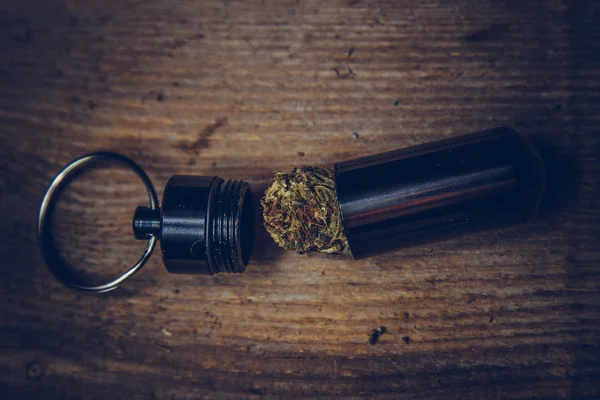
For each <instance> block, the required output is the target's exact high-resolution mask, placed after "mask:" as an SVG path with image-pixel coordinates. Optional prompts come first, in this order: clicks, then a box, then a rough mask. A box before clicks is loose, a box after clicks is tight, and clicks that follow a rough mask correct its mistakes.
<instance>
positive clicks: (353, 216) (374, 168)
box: [335, 128, 544, 259]
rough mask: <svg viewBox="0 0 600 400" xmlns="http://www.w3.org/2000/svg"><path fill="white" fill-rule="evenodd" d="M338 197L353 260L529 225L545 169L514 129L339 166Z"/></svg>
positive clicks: (353, 161)
mask: <svg viewBox="0 0 600 400" xmlns="http://www.w3.org/2000/svg"><path fill="white" fill-rule="evenodd" d="M335 182H336V190H337V198H338V201H339V204H340V209H341V213H342V219H343V225H344V227H345V229H346V233H347V236H348V243H349V246H350V250H351V252H352V255H353V256H354V258H357V259H358V258H363V257H367V256H370V255H374V254H378V253H382V252H386V251H390V250H394V249H398V248H402V247H405V246H409V245H413V244H419V243H424V242H429V241H432V240H438V239H440V238H444V237H453V236H458V235H462V234H465V233H468V232H472V231H475V230H480V229H483V228H488V227H492V226H498V225H503V224H507V223H514V222H518V221H522V220H524V219H527V218H528V217H530V216H531V215H533V214H534V213H535V211H536V210H537V208H538V206H539V204H540V202H541V198H542V194H543V190H544V166H543V163H542V160H541V158H540V157H539V155H538V153H537V151H536V150H535V148H534V147H533V146H532V145H531V144H530V143H529V141H528V140H526V139H525V138H523V137H522V136H520V135H519V134H517V133H516V132H515V131H513V130H511V129H509V128H496V129H492V130H489V131H484V132H478V133H474V134H470V135H465V136H460V137H456V138H452V139H447V140H442V141H438V142H433V143H427V144H424V145H419V146H414V147H409V148H405V149H400V150H395V151H390V152H386V153H382V154H376V155H373V156H368V157H363V158H358V159H355V160H350V161H345V162H341V163H337V164H336V165H335Z"/></svg>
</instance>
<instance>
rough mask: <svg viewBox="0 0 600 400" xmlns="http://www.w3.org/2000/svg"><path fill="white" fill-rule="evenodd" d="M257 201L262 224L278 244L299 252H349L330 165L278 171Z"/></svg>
mask: <svg viewBox="0 0 600 400" xmlns="http://www.w3.org/2000/svg"><path fill="white" fill-rule="evenodd" d="M261 204H262V206H263V210H264V224H265V228H266V229H267V231H268V232H269V234H270V235H271V237H273V240H275V242H276V243H277V244H278V245H280V246H281V247H283V248H285V249H287V250H293V251H295V252H297V253H300V254H304V253H310V252H319V253H325V254H336V253H343V252H349V248H348V240H347V239H346V232H345V230H344V227H343V225H342V216H341V213H340V207H339V204H338V201H337V198H336V192H335V182H334V180H333V170H332V169H329V168H319V167H300V168H294V169H293V170H292V171H291V172H288V173H285V172H280V173H278V174H276V175H275V181H274V182H273V184H272V185H271V186H270V187H269V188H268V189H267V191H266V192H265V195H264V197H263V198H262V200H261Z"/></svg>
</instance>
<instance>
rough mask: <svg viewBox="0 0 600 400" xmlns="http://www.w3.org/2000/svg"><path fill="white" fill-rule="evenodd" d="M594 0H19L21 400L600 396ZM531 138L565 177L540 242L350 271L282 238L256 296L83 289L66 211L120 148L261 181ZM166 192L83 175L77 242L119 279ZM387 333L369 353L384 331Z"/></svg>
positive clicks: (463, 243) (185, 287)
mask: <svg viewBox="0 0 600 400" xmlns="http://www.w3.org/2000/svg"><path fill="white" fill-rule="evenodd" d="M599 8H600V7H599V5H598V4H597V2H593V1H555V0H550V1H538V0H531V1H515V0H504V1H485V0H484V1H477V2H475V1H458V2H454V1H446V0H437V1H436V0H425V1H411V0H402V1H376V0H365V1H360V0H358V1H355V0H352V1H328V2H324V1H312V0H308V1H304V0H301V1H284V2H275V1H259V0H253V1H245V2H244V1H230V0H223V1H209V0H202V1H166V0H148V1H132V0H127V1H116V0H105V1H87V2H79V1H71V0H62V1H61V0H56V1H41V0H22V1H4V2H2V4H0V49H1V53H0V54H1V55H0V88H1V90H0V122H1V123H0V140H1V144H2V145H1V146H0V166H1V168H0V179H1V180H0V204H1V205H2V207H1V208H0V218H1V219H2V221H3V222H2V230H1V233H0V268H1V272H2V273H3V277H2V279H0V296H1V299H2V301H1V302H0V321H1V323H2V325H1V329H0V395H1V397H2V398H7V399H13V398H14V399H102V398H111V399H119V398H123V399H199V398H204V399H214V398H231V399H239V398H286V399H287V398H296V397H297V398H364V397H369V398H382V399H383V398H407V399H411V398H414V399H416V398H426V399H435V398H437V399H452V398H473V399H480V398H493V399H513V398H528V399H529V398H556V399H565V398H569V399H571V398H577V399H581V398H598V397H600V383H599V382H600V365H599V361H598V360H599V356H600V347H599V339H600V281H599V277H600V243H599V238H600V218H599V206H600V196H599V189H598V187H599V185H600V179H599V168H600V163H599V162H598V154H600V136H599V133H598V132H599V131H600V112H599V105H600V97H599V95H598V93H599V92H598V90H599V89H600V75H599V73H598V71H599V67H600V45H599V43H600V41H599V39H600V25H598V23H597V22H598V20H599V17H600V12H599V11H600V10H599ZM498 125H508V126H511V127H514V128H516V129H517V130H519V131H521V132H523V133H525V134H527V135H529V136H531V137H532V138H533V139H534V141H535V142H536V143H537V144H538V145H539V147H540V149H541V150H542V152H543V153H544V157H545V158H546V161H547V163H548V169H549V175H550V181H549V183H550V190H549V195H548V198H547V202H546V205H545V207H544V212H543V213H542V214H541V215H540V217H539V218H538V219H537V220H536V221H533V222H531V223H529V224H527V225H522V226H519V227H513V228H509V229H504V230H501V231H497V232H487V233H482V234H479V235H472V236H468V237H464V238H456V239H455V240H451V241H446V242H443V243H437V244H430V245H427V246H421V247H416V248H413V249H409V250H405V251H402V252H397V253H392V254H388V255H383V256H378V257H373V258H370V259H367V260H364V261H351V260H347V259H343V258H328V257H325V256H299V255H295V254H291V253H285V252H283V251H280V250H278V249H277V248H276V247H275V246H274V245H273V244H272V242H270V241H269V240H268V237H266V236H264V233H263V235H262V236H261V237H260V240H259V243H258V244H257V249H256V251H255V257H254V260H253V261H252V263H251V265H250V266H249V267H248V269H247V271H246V272H245V273H244V274H242V275H239V276H231V275H219V276H214V277H202V276H174V275H169V274H168V273H167V272H166V271H165V270H164V268H163V267H162V265H161V263H160V259H159V257H158V255H155V257H154V258H153V260H152V261H151V262H150V263H149V264H148V265H147V266H146V267H145V269H144V270H143V271H142V272H140V273H139V274H137V275H136V276H135V277H134V278H133V279H131V281H128V282H127V283H126V284H125V285H123V287H122V289H119V290H118V291H116V292H114V293H110V294H107V295H102V296H93V295H82V294H78V293H75V292H73V291H70V290H68V289H66V288H64V287H63V286H61V285H60V284H59V283H57V282H56V280H55V279H54V278H53V277H52V276H51V275H50V273H49V272H48V271H47V269H46V268H45V266H44V265H43V263H42V261H41V259H40V256H39V254H38V251H37V245H36V240H35V220H36V213H37V207H38V204H39V201H40V199H41V196H42V194H43V192H44V190H45V188H46V186H47V185H48V183H49V182H50V180H51V179H52V177H53V176H54V175H55V174H56V173H57V172H58V171H59V170H60V168H61V167H62V166H63V165H65V164H66V163H67V162H69V161H70V160H71V159H73V158H75V157H78V156H80V155H82V154H84V153H87V152H91V151H96V150H111V151H117V152H120V153H122V154H124V155H126V156H128V157H131V158H132V159H134V160H135V161H137V162H138V163H140V164H141V165H142V166H143V167H144V168H145V169H146V170H147V171H148V173H149V175H150V176H151V178H152V179H153V181H154V183H155V185H156V186H157V188H159V189H162V187H164V184H165V183H166V181H167V179H168V178H169V177H170V176H171V175H173V174H206V175H213V174H214V175H220V176H223V177H226V178H235V179H245V180H248V181H249V182H251V183H252V184H253V185H254V187H255V188H256V189H257V191H260V189H261V188H264V187H265V186H266V185H267V184H268V183H269V182H270V179H271V177H272V174H273V173H274V172H275V171H278V170H281V169H289V168H291V167H292V166H296V165H300V164H327V163H331V162H335V161H339V160H343V159H347V158H351V157H355V156H362V155H367V154H372V153H376V152H380V151H383V150H389V149H392V148H398V147H403V146H408V145H412V144H416V143H423V142H426V141H431V140H436V139H440V138H444V137H450V136H453V135H458V134H462V133H468V132H474V131H478V130H482V129H487V128H491V127H494V126H498ZM145 201H146V200H145V198H144V193H143V189H142V187H141V184H140V183H139V182H137V181H136V179H135V177H134V176H132V175H131V174H129V173H126V172H123V171H120V170H115V169H111V170H108V172H104V171H95V172H92V173H90V174H86V175H85V176H82V179H81V180H80V181H78V183H76V184H74V185H73V186H72V187H71V189H70V190H69V191H68V193H66V194H65V196H64V198H63V201H62V202H61V207H60V209H59V212H58V214H57V219H56V221H55V222H56V223H55V227H56V228H57V237H58V238H59V241H60V243H61V247H62V248H63V250H64V252H65V253H66V254H67V256H68V258H69V259H70V260H71V261H72V262H74V263H77V264H78V265H80V264H81V265H87V266H89V268H90V269H91V270H92V272H93V273H94V274H103V275H106V274H108V273H115V272H116V271H118V270H120V269H121V268H124V266H126V265H127V264H129V263H131V262H132V261H135V259H136V257H137V254H138V252H141V249H142V248H143V244H142V243H139V242H135V241H134V240H133V238H132V236H131V234H130V217H131V213H132V212H133V210H134V207H135V206H136V205H138V204H143V203H144V202H145ZM379 326H385V327H386V328H387V332H386V333H385V334H384V335H382V336H381V338H380V339H379V341H378V343H377V344H376V345H369V343H368V339H369V334H370V332H371V331H372V330H373V329H374V328H377V327H379Z"/></svg>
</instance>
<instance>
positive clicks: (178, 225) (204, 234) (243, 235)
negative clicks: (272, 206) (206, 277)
mask: <svg viewBox="0 0 600 400" xmlns="http://www.w3.org/2000/svg"><path fill="white" fill-rule="evenodd" d="M133 229H134V234H135V236H136V238H140V239H141V238H146V237H147V236H148V235H149V234H158V235H159V238H160V243H161V250H162V258H163V263H164V265H165V267H166V268H167V270H168V271H169V272H171V273H183V274H190V273H194V274H216V273H219V272H233V273H238V272H243V271H244V270H245V269H246V265H248V262H249V260H250V255H251V253H252V247H253V241H254V212H253V208H252V195H251V192H250V185H249V184H248V183H246V182H243V181H233V180H228V181H225V180H223V179H222V178H219V177H217V176H213V177H208V176H184V175H175V176H173V177H171V179H169V182H168V183H167V185H166V187H165V191H164V195H163V202H162V209H161V212H160V215H158V214H157V213H152V212H151V211H149V210H147V209H146V207H139V208H138V209H137V210H136V213H135V216H134V221H133Z"/></svg>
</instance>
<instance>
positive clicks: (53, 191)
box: [37, 152, 159, 293]
mask: <svg viewBox="0 0 600 400" xmlns="http://www.w3.org/2000/svg"><path fill="white" fill-rule="evenodd" d="M99 161H112V162H116V163H118V164H121V165H123V166H125V167H127V168H129V169H130V170H132V171H133V172H135V173H136V175H137V176H138V177H139V178H140V179H141V180H142V182H143V184H144V186H145V187H146V191H147V192H148V199H149V200H150V209H151V210H159V202H158V195H157V194H156V190H154V186H153V185H152V182H151V181H150V178H149V177H148V175H147V174H146V173H145V172H144V170H143V169H142V168H141V167H140V166H139V165H137V164H136V163H135V162H133V161H131V160H130V159H129V158H127V157H124V156H122V155H120V154H116V153H109V152H100V153H92V154H88V155H85V156H83V157H81V158H78V159H76V160H75V161H73V162H71V163H70V164H69V165H67V166H66V167H65V168H63V170H62V171H60V172H59V174H58V175H57V176H56V177H55V178H54V180H53V181H52V183H50V186H48V189H47V190H46V193H45V194H44V198H43V199H42V203H41V205H40V211H39V215H38V224H37V236H38V244H39V246H40V250H41V252H42V256H43V258H44V261H45V262H46V265H48V268H49V269H50V272H52V274H53V275H54V276H55V277H56V278H57V279H58V280H59V281H61V282H62V283H64V284H65V285H66V286H68V287H70V288H73V289H77V290H81V291H84V292H92V293H105V292H109V291H111V290H114V289H116V288H117V287H118V286H119V285H120V284H121V283H123V281H125V280H126V279H127V278H129V277H130V276H132V275H133V274H135V273H136V272H137V271H139V270H140V269H141V268H142V267H143V266H144V264H145V263H146V261H148V259H149V258H150V256H151V255H152V252H153V251H154V247H155V246H156V242H157V240H158V238H157V237H156V236H155V235H148V246H147V247H146V250H145V251H144V254H143V255H142V257H140V259H139V260H138V261H137V262H136V263H135V264H134V265H133V266H132V267H130V268H129V269H128V270H127V271H125V272H124V273H122V274H121V275H119V276H117V277H116V278H114V279H112V280H111V281H109V282H106V283H103V284H101V285H96V286H91V285H88V284H86V283H85V282H84V281H83V280H82V279H81V278H79V277H78V276H76V275H75V274H74V273H73V271H72V269H71V268H70V267H69V266H68V265H66V263H65V262H64V261H63V259H62V258H61V257H60V255H59V253H58V250H57V249H56V245H55V242H54V239H53V237H52V229H51V224H50V218H51V216H52V213H53V211H54V206H55V201H56V197H57V194H59V193H60V192H61V191H62V190H63V189H64V188H65V187H66V185H67V184H68V183H69V182H71V180H72V179H73V178H74V176H75V175H76V174H77V173H79V172H81V171H82V170H83V169H84V168H86V167H89V166H90V165H92V164H95V163H97V162H99Z"/></svg>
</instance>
